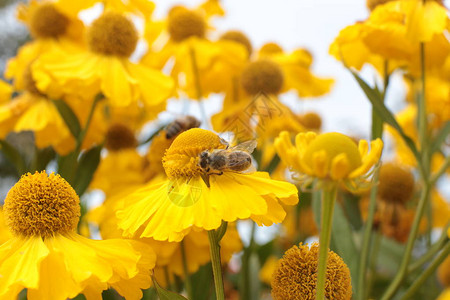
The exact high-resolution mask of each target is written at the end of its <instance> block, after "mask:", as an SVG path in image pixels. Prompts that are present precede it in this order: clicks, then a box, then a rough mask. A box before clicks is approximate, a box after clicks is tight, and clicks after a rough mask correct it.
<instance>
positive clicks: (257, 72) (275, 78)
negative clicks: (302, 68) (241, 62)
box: [241, 59, 284, 95]
mask: <svg viewBox="0 0 450 300" xmlns="http://www.w3.org/2000/svg"><path fill="white" fill-rule="evenodd" d="M283 82H284V77H283V71H282V70H281V68H280V66H279V65H278V64H276V63H275V62H273V61H271V60H268V59H262V60H258V61H255V62H252V63H250V64H249V65H248V66H247V67H246V68H245V69H244V71H243V72H242V75H241V84H242V87H243V88H244V89H245V91H246V92H247V93H248V94H250V95H256V94H258V93H260V92H263V93H266V94H278V93H279V92H280V91H281V88H282V87H283Z"/></svg>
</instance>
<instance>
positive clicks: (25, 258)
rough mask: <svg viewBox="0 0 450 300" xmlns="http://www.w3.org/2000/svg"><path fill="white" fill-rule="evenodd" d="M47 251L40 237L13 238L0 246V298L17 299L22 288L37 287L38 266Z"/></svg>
mask: <svg viewBox="0 0 450 300" xmlns="http://www.w3.org/2000/svg"><path fill="white" fill-rule="evenodd" d="M48 254H49V250H48V249H47V247H46V246H45V244H44V242H43V241H42V238H41V237H32V238H27V239H22V238H17V237H16V238H13V239H11V240H9V241H8V242H6V243H4V244H3V245H1V246H0V278H1V280H0V298H4V299H7V298H6V295H10V296H11V297H10V298H9V299H12V298H14V297H17V294H18V293H19V292H20V291H21V290H22V289H23V288H37V287H38V286H39V280H40V278H39V275H40V264H41V262H42V260H43V259H44V258H45V257H47V255H48Z"/></svg>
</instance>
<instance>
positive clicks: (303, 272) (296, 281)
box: [271, 243, 352, 300]
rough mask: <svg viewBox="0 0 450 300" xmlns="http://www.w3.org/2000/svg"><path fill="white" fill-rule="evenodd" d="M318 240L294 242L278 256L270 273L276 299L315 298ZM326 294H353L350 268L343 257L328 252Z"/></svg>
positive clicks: (337, 298) (340, 298) (338, 298)
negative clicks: (275, 264) (298, 243)
mask: <svg viewBox="0 0 450 300" xmlns="http://www.w3.org/2000/svg"><path fill="white" fill-rule="evenodd" d="M318 259H319V244H318V243H313V244H312V245H311V248H309V246H308V245H302V244H300V245H299V247H297V246H293V247H292V248H290V249H289V250H288V251H286V253H285V254H284V256H283V258H282V259H280V260H279V262H278V266H277V268H276V270H275V272H274V273H273V275H272V282H271V286H272V297H273V299H275V300H314V299H315V298H316V283H317V267H318ZM326 278H327V279H326V282H325V298H326V299H333V300H348V299H351V297H352V284H351V279H350V270H349V269H348V267H347V265H346V264H345V263H344V261H343V260H342V258H341V257H340V256H339V255H337V254H336V253H334V252H333V251H329V252H328V259H327V272H326Z"/></svg>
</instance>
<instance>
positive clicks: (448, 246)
mask: <svg viewBox="0 0 450 300" xmlns="http://www.w3.org/2000/svg"><path fill="white" fill-rule="evenodd" d="M449 254H450V242H447V244H446V245H445V246H444V249H442V252H441V253H440V254H439V256H437V257H436V258H435V259H434V260H433V261H432V262H431V264H430V265H429V266H428V268H427V269H426V270H425V271H424V272H423V273H421V275H420V276H419V277H418V278H417V279H416V280H415V281H414V282H413V284H412V285H411V286H410V287H409V289H408V290H407V291H406V293H405V294H404V295H403V297H402V298H400V300H406V299H411V297H412V296H413V295H415V294H416V292H417V290H418V289H419V288H420V287H421V286H422V285H423V284H424V282H425V281H426V280H427V279H428V277H430V276H431V275H432V274H433V273H434V271H435V270H436V269H437V267H438V266H439V265H440V264H441V263H442V262H443V261H444V260H445V259H446V258H447V257H448V255H449Z"/></svg>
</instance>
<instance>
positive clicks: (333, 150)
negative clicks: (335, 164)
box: [303, 132, 362, 173]
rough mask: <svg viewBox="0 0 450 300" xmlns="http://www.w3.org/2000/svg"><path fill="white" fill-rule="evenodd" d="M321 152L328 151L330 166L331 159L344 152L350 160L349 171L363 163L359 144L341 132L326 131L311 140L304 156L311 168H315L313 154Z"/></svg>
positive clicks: (329, 163)
mask: <svg viewBox="0 0 450 300" xmlns="http://www.w3.org/2000/svg"><path fill="white" fill-rule="evenodd" d="M319 152H322V153H323V152H325V153H326V159H327V161H328V164H327V165H328V168H329V167H331V161H333V159H334V158H335V157H336V156H338V155H341V154H343V153H344V154H345V155H346V157H347V160H348V170H347V171H348V173H350V172H351V171H353V170H355V169H356V168H358V167H360V166H361V165H362V162H361V155H360V154H359V150H358V146H357V145H356V143H355V142H354V141H353V140H352V139H351V138H349V137H348V136H345V135H343V134H341V133H337V132H329V133H324V134H321V135H318V136H317V137H316V138H315V139H314V140H313V141H311V143H310V144H309V145H308V148H307V149H306V150H305V153H304V156H303V160H304V161H305V163H306V164H307V165H308V166H309V167H310V168H313V161H314V159H313V156H314V155H315V154H316V153H319Z"/></svg>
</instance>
